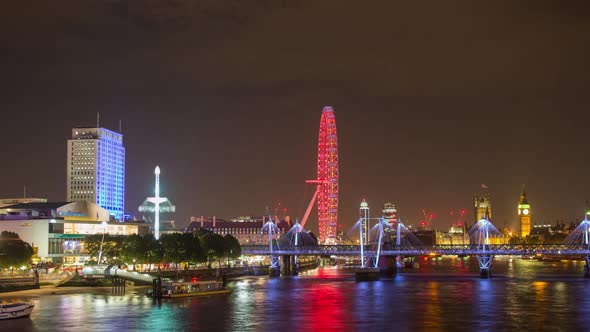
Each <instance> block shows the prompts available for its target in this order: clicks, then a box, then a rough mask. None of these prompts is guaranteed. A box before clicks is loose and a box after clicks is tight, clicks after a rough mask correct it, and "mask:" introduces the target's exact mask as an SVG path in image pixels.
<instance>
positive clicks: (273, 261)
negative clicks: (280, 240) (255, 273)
mask: <svg viewBox="0 0 590 332" xmlns="http://www.w3.org/2000/svg"><path fill="white" fill-rule="evenodd" d="M268 276H269V277H280V276H281V266H280V264H279V256H275V255H272V256H270V266H269V267H268Z"/></svg>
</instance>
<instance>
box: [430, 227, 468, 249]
mask: <svg viewBox="0 0 590 332" xmlns="http://www.w3.org/2000/svg"><path fill="white" fill-rule="evenodd" d="M436 244H446V245H459V244H469V237H468V236H467V234H466V230H465V227H464V225H463V224H461V225H452V226H451V227H449V230H448V232H439V231H437V232H436Z"/></svg>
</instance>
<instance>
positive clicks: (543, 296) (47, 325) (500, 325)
mask: <svg viewBox="0 0 590 332" xmlns="http://www.w3.org/2000/svg"><path fill="white" fill-rule="evenodd" d="M420 264H421V267H420V269H418V270H415V271H412V272H405V273H402V274H399V275H398V276H397V277H396V278H395V279H394V280H393V281H392V280H387V281H378V282H372V283H357V282H355V281H354V275H353V274H352V273H351V271H350V270H346V269H344V268H337V267H323V268H320V269H317V270H314V271H311V272H307V273H305V274H303V275H301V276H299V277H292V278H276V279H269V278H266V277H246V278H243V279H240V280H237V281H234V282H231V283H230V287H231V288H232V290H233V292H232V293H231V294H229V295H221V296H212V297H207V298H185V299H177V300H163V301H162V302H161V303H160V304H154V303H153V302H152V300H151V299H149V298H146V297H145V296H144V295H143V291H144V290H141V289H135V290H132V291H128V292H127V295H125V296H112V295H109V294H104V291H102V292H101V291H98V290H97V291H96V292H94V293H91V294H75V295H43V296H34V297H28V298H27V297H22V298H18V299H16V298H15V299H8V298H3V299H1V300H2V301H13V300H25V301H30V302H32V303H33V304H35V306H36V307H35V310H34V311H33V314H32V315H31V318H30V319H19V320H14V321H0V331H29V330H30V331H46V330H56V331H125V330H135V331H137V330H145V331H151V330H154V331H182V330H194V331H384V330H387V331H436V330H446V331H505V330H519V331H539V330H550V331H587V330H588V328H589V326H590V280H587V279H584V278H582V270H583V263H582V262H574V261H570V262H552V263H548V262H537V261H524V260H520V259H518V258H514V259H508V258H504V259H502V260H496V261H495V262H494V264H495V265H494V272H495V274H494V278H493V279H489V280H488V279H479V278H478V275H477V268H476V262H475V260H474V259H457V258H439V259H436V258H435V259H431V258H429V259H426V260H421V261H420Z"/></svg>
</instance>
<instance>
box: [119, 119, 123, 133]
mask: <svg viewBox="0 0 590 332" xmlns="http://www.w3.org/2000/svg"><path fill="white" fill-rule="evenodd" d="M121 133H123V132H122V131H121V119H119V134H121Z"/></svg>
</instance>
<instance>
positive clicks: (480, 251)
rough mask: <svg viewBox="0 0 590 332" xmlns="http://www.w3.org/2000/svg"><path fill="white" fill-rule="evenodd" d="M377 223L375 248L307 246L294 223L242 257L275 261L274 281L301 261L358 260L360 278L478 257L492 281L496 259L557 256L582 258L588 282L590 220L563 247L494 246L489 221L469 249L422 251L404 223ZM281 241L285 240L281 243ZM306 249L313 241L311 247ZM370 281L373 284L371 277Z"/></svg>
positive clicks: (477, 228)
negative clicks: (428, 260)
mask: <svg viewBox="0 0 590 332" xmlns="http://www.w3.org/2000/svg"><path fill="white" fill-rule="evenodd" d="M372 219H376V220H378V222H377V223H376V225H374V226H373V228H372V229H371V231H370V232H369V233H370V234H373V237H372V243H371V244H368V245H306V244H305V242H306V241H305V240H304V238H305V236H306V235H307V236H309V235H308V234H307V232H303V228H302V227H301V225H300V224H299V223H298V222H296V223H295V225H294V226H293V228H292V229H291V230H290V231H289V232H287V233H286V234H285V235H283V237H281V240H278V241H277V240H275V239H274V236H275V235H276V234H277V231H278V229H277V228H276V226H275V225H274V223H273V222H272V219H269V221H268V222H267V223H266V224H265V225H264V226H263V228H262V231H263V232H266V233H268V239H269V241H268V245H243V246H242V254H243V255H269V256H270V257H271V266H270V274H271V275H279V274H285V275H294V274H297V256H360V260H361V266H360V267H359V268H358V269H357V279H359V271H360V273H361V274H364V275H366V273H379V274H381V275H386V276H390V277H391V276H394V275H395V270H396V268H397V266H396V261H397V257H403V256H421V255H472V256H476V257H477V260H478V263H479V269H480V275H481V276H482V277H490V276H491V270H492V260H493V257H494V256H498V255H523V256H530V255H554V256H583V257H585V261H586V265H585V267H584V276H585V277H590V220H588V216H586V218H585V219H584V220H583V221H582V222H581V223H580V225H579V226H578V227H577V228H576V229H575V230H574V231H573V232H572V233H571V234H570V235H569V236H568V237H567V238H566V240H565V242H564V243H563V244H536V245H527V244H492V243H491V242H492V241H491V239H493V238H494V237H498V236H499V235H500V232H499V231H498V230H497V229H496V228H495V227H494V225H493V224H492V223H491V222H490V221H489V220H488V219H486V218H484V219H481V220H480V221H479V222H477V223H476V224H475V225H474V226H473V227H472V228H471V229H470V230H469V238H470V242H471V244H468V245H432V246H425V245H422V244H421V243H420V242H419V241H418V239H416V238H415V237H414V236H413V234H412V233H411V232H410V231H409V230H408V229H407V228H406V227H405V226H404V225H403V224H402V223H401V222H399V223H397V225H396V226H395V227H393V228H392V227H391V225H390V224H389V223H388V222H387V220H385V219H383V218H372ZM363 220H364V219H363V218H361V219H359V221H358V222H357V223H356V224H355V226H354V227H353V230H355V229H356V228H358V230H359V235H360V242H361V243H363V242H364V241H363V234H364V233H363V224H366V223H364V222H363ZM386 230H389V234H392V233H393V234H394V236H395V243H386V242H384V238H385V234H386V233H387V232H386ZM283 238H286V240H285V239H283ZM307 242H308V243H309V242H310V241H307ZM369 279H371V278H370V277H369Z"/></svg>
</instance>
